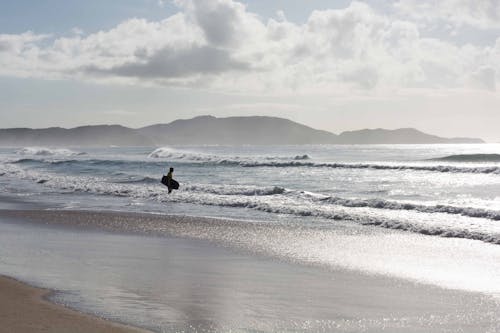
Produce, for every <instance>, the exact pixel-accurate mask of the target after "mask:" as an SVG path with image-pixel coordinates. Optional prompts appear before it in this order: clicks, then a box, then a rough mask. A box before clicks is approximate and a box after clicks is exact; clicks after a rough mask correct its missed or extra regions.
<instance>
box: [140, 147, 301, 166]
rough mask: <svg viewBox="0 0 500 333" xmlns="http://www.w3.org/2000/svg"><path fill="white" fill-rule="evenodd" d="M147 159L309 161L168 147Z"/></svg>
mask: <svg viewBox="0 0 500 333" xmlns="http://www.w3.org/2000/svg"><path fill="white" fill-rule="evenodd" d="M148 157H149V158H163V159H172V160H180V161H189V162H208V163H214V164H225V165H238V164H243V163H246V162H251V161H254V160H264V161H274V160H276V161H279V160H288V161H302V160H308V159H310V157H309V155H307V154H303V155H296V156H252V157H250V156H221V155H214V154H206V153H198V152H189V151H183V150H177V149H174V148H169V147H162V148H157V149H155V150H154V151H153V152H151V153H150V154H149V155H148Z"/></svg>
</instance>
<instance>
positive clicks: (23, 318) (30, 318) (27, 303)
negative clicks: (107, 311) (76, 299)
mask: <svg viewBox="0 0 500 333" xmlns="http://www.w3.org/2000/svg"><path fill="white" fill-rule="evenodd" d="M49 293H50V291H48V290H43V289H38V288H33V287H30V286H28V285H26V284H23V283H21V282H19V281H16V280H14V279H12V278H8V277H5V276H0V322H1V325H0V332H26V333H29V332H53V333H64V332H75V333H85V332H103V333H104V332H114V333H132V332H136V333H137V332H142V330H139V329H134V328H131V327H126V326H124V325H120V324H116V323H112V322H110V321H107V320H103V319H100V318H96V317H91V316H88V315H85V314H83V313H80V312H76V311H74V310H71V309H67V308H64V307H62V306H57V305H54V304H53V303H50V302H48V301H46V300H45V297H46V296H47V295H48V294H49Z"/></svg>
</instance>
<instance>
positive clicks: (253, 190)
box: [182, 184, 287, 196]
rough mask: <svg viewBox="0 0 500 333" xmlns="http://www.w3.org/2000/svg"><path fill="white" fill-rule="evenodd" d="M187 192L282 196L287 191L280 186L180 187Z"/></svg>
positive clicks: (204, 185) (199, 185)
mask: <svg viewBox="0 0 500 333" xmlns="http://www.w3.org/2000/svg"><path fill="white" fill-rule="evenodd" d="M182 189H183V190H184V191H188V192H202V193H211V194H218V195H244V196H252V195H253V196H267V195H275V194H283V193H285V192H286V191H287V190H286V189H285V188H284V187H280V186H268V187H257V186H239V185H207V184H188V185H185V186H183V187H182Z"/></svg>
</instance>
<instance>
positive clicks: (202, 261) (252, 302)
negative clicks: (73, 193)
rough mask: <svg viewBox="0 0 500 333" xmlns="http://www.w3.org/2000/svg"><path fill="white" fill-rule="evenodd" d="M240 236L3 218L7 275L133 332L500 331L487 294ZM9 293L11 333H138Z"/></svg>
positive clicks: (101, 215) (143, 221) (14, 215)
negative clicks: (321, 262)
mask: <svg viewBox="0 0 500 333" xmlns="http://www.w3.org/2000/svg"><path fill="white" fill-rule="evenodd" d="M240 226H241V222H238V221H220V220H216V219H203V218H198V217H185V216H183V217H178V216H177V217H176V216H159V215H158V216H155V215H148V214H131V213H117V212H88V211H50V210H25V211H22V210H10V211H9V210H0V253H7V258H4V260H3V262H2V261H0V268H5V269H4V270H3V273H4V274H6V275H10V274H12V276H16V277H18V278H20V279H23V280H25V281H30V279H33V280H34V281H42V282H43V281H45V282H47V281H52V282H53V283H52V284H49V286H50V288H55V289H58V290H62V291H67V292H70V293H71V292H78V294H79V295H82V297H84V298H85V297H87V299H88V300H90V303H85V304H86V305H87V306H86V307H85V306H83V311H87V310H88V311H92V313H93V312H94V310H95V311H96V313H106V312H107V311H108V310H109V311H111V314H121V315H122V317H120V318H122V322H127V323H132V324H133V325H137V326H141V327H147V328H150V329H151V330H155V331H158V332H161V331H167V332H170V331H172V332H175V331H184V332H195V331H209V332H211V331H217V332H226V331H229V330H233V331H234V330H238V329H248V330H249V331H268V332H271V331H273V332H274V331H293V330H297V331H309V332H320V331H323V332H331V331H336V332H359V331H364V332H394V333H396V332H402V331H404V332H419V333H424V332H425V333H429V332H436V333H437V332H497V331H498V328H499V327H500V322H499V321H498V319H497V314H498V313H499V312H498V310H499V306H498V304H496V303H495V302H493V301H491V300H490V299H489V298H485V297H484V296H483V295H480V294H477V293H469V292H461V291H457V290H449V289H443V288H439V287H436V286H429V285H423V284H419V283H415V282H411V281H405V280H401V279H395V278H388V277H385V276H374V275H369V274H363V273H362V272H357V271H350V270H342V269H336V268H330V269H326V268H325V267H320V266H318V267H316V266H314V265H305V264H300V263H297V262H293V261H290V262H288V261H286V260H279V259H278V258H276V257H273V256H268V255H266V254H265V253H264V252H259V251H256V252H251V251H248V250H247V249H245V248H244V247H242V248H233V247H232V246H231V245H232V244H231V243H229V242H225V238H221V236H222V235H223V234H224V233H226V234H227V235H228V237H229V238H231V239H232V238H235V237H237V236H238V235H242V234H245V235H247V236H248V235H250V236H252V237H253V235H256V236H259V237H262V235H265V233H268V234H269V235H275V234H276V232H275V230H273V229H270V228H269V227H267V226H265V225H262V224H258V223H255V224H252V228H249V227H248V225H246V224H245V226H246V227H245V228H240ZM290 230H291V231H293V232H295V233H300V232H304V231H301V230H300V229H290ZM286 231H287V229H279V232H280V233H284V232H286ZM2 235H4V236H3V237H2ZM210 235H214V237H211V236H210ZM215 236H217V237H215ZM271 238H272V239H275V238H274V237H271ZM250 239H253V238H250ZM217 241H222V242H217ZM89 244H91V246H89ZM2 251H4V252H2ZM20 263H22V264H20ZM21 266H22V267H21ZM61 266H63V268H64V269H61ZM144 272H147V274H144ZM22 276H24V277H25V278H23V277H22ZM36 277H38V279H37V278H36ZM68 281H69V282H71V283H69V284H68ZM103 281H104V282H103ZM0 283H1V284H0V300H1V302H2V305H1V307H0V323H2V327H1V328H0V332H44V331H45V332H113V331H116V332H125V331H127V330H128V331H133V329H132V328H126V327H123V326H119V325H114V324H111V323H109V322H106V321H103V320H100V319H96V318H92V317H90V316H87V315H81V314H80V313H78V312H74V311H70V310H67V309H65V308H61V307H59V306H56V305H52V304H50V303H48V302H47V301H45V300H43V299H41V298H40V296H41V295H44V293H45V295H47V291H40V290H37V289H33V288H30V287H26V286H23V285H22V284H19V283H18V282H15V281H13V280H8V279H7V280H5V279H2V280H0ZM5 283H10V284H11V285H13V286H16V288H15V289H13V288H11V287H10V286H7V288H5V287H4V284H5ZM103 283H105V285H103ZM41 285H47V284H44V283H41ZM17 288H25V289H21V291H19V290H18V291H16V290H17ZM11 290H14V294H6V293H10V292H11ZM23 290H24V294H23V292H22V291H23ZM15 292H17V293H19V295H18V294H16V293H15ZM96 295H97V296H98V297H99V298H102V299H104V301H103V303H102V304H101V303H99V302H97V301H96V300H95V298H96ZM117 299H118V300H119V303H116V302H115V301H116V300H117ZM55 301H57V300H55ZM143 301H145V302H146V301H147V302H146V303H143ZM148 302H149V303H148ZM65 304H67V303H65ZM85 304H84V305H85ZM99 304H101V305H102V307H101V308H102V309H101V310H102V311H99ZM77 305H81V304H78V302H77ZM96 305H97V307H96ZM141 306H142V310H141ZM113 307H114V308H113ZM124 311H130V312H127V313H126V314H124ZM45 312H47V314H45ZM61 313H63V314H64V315H61ZM51 316H52V317H51ZM72 316H74V318H77V319H73V317H72ZM51 318H52V319H51ZM65 318H66V319H67V320H66V321H64V320H65ZM108 318H116V317H114V316H110V317H108ZM59 321H61V322H59ZM49 324H50V325H51V326H46V325H49ZM12 325H17V326H12ZM68 325H69V326H68ZM84 325H90V326H84ZM112 329H113V330H112Z"/></svg>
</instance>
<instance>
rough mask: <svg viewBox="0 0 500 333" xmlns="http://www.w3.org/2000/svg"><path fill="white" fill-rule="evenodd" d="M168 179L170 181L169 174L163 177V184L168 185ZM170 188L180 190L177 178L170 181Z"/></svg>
mask: <svg viewBox="0 0 500 333" xmlns="http://www.w3.org/2000/svg"><path fill="white" fill-rule="evenodd" d="M167 181H168V179H167V176H163V177H161V183H162V184H163V185H165V186H167ZM167 187H168V186H167ZM170 188H171V189H173V190H178V189H179V183H178V182H177V181H176V180H174V179H172V180H171V181H170Z"/></svg>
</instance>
